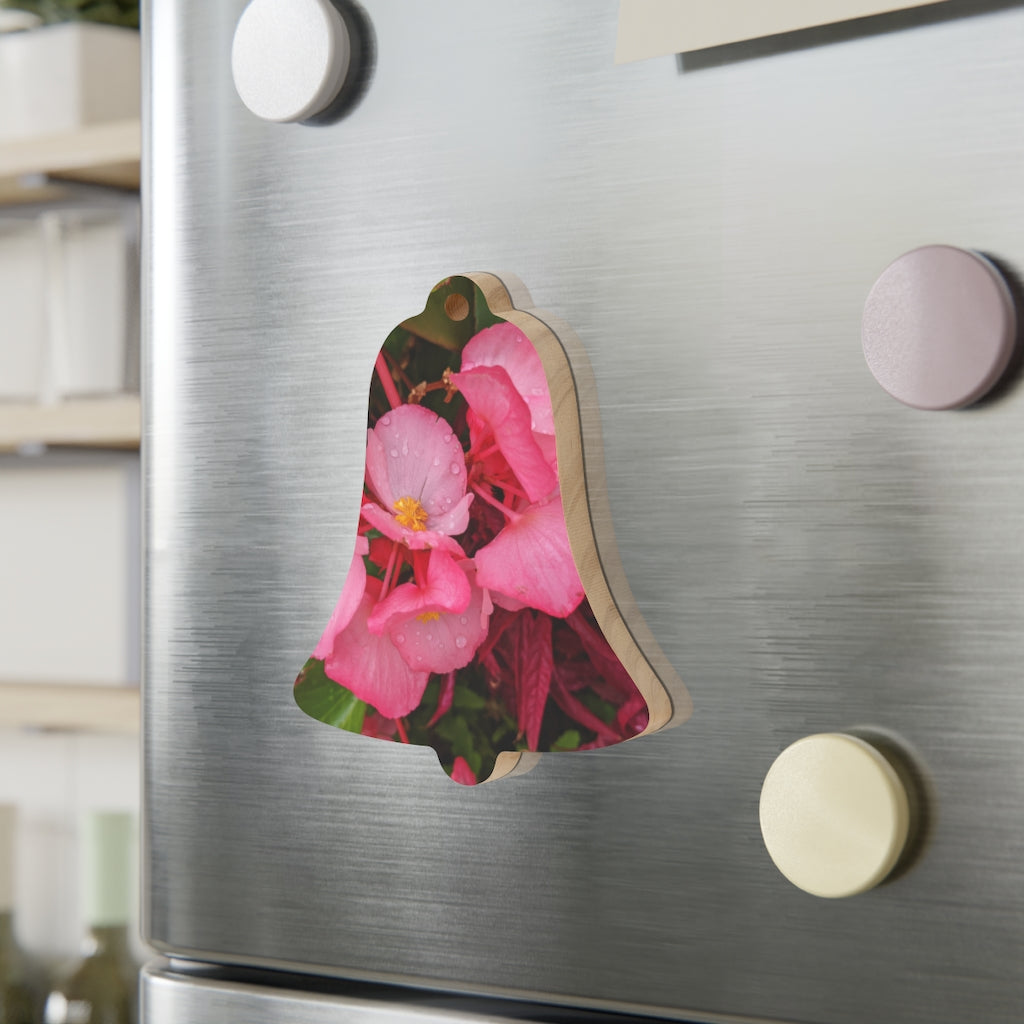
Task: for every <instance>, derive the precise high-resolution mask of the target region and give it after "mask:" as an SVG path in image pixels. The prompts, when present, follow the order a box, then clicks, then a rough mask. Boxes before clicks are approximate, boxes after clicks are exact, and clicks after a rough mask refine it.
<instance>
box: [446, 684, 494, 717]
mask: <svg viewBox="0 0 1024 1024" xmlns="http://www.w3.org/2000/svg"><path fill="white" fill-rule="evenodd" d="M452 706H453V707H456V708H459V709H460V710H461V711H483V709H484V708H485V707H487V698H486V697H481V696H480V694H479V693H474V692H473V691H472V690H469V689H467V688H466V687H464V686H458V685H456V687H455V694H454V696H453V697H452Z"/></svg>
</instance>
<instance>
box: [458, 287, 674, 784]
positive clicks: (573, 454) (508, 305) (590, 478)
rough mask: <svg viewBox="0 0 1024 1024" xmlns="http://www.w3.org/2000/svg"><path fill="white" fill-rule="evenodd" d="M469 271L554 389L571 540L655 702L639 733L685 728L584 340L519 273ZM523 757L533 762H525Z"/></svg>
mask: <svg viewBox="0 0 1024 1024" xmlns="http://www.w3.org/2000/svg"><path fill="white" fill-rule="evenodd" d="M462 276H463V277H466V278H467V279H469V280H470V281H472V282H473V283H474V284H475V285H476V286H477V287H478V288H479V289H480V291H481V292H482V293H483V295H484V298H485V299H486V300H487V305H488V306H489V307H490V310H491V312H492V313H494V314H495V315H497V316H500V317H502V318H503V319H504V320H507V321H508V322H509V323H511V324H514V325H515V326H516V327H518V328H519V329H520V330H521V331H522V332H523V333H524V334H525V335H526V336H527V337H528V338H529V339H530V341H531V342H532V344H533V346H534V348H535V349H536V350H537V354H538V355H539V356H540V360H541V364H542V365H543V367H544V373H545V375H546V376H547V379H548V388H549V389H550V391H551V405H552V409H553V411H554V419H555V444H556V450H557V453H558V466H559V474H558V475H559V483H560V485H561V488H562V507H563V509H564V512H565V520H566V526H567V528H568V532H569V545H570V547H571V549H572V555H573V558H574V559H575V562H576V568H577V570H578V571H579V574H580V579H581V580H582V582H583V587H584V590H585V591H586V595H587V599H588V600H589V601H590V607H591V609H592V610H593V612H594V616H595V618H596V619H597V622H598V625H599V626H600V627H601V631H602V632H603V633H604V635H605V638H606V639H607V640H608V643H609V644H610V645H611V648H612V650H613V651H614V652H615V655H616V657H618V659H619V661H621V662H622V664H623V666H624V668H625V669H626V671H627V672H628V673H629V675H630V677H631V678H632V680H633V682H634V683H635V685H636V687H637V689H638V690H639V691H640V693H641V695H642V696H643V698H644V700H645V701H646V702H647V707H648V712H649V715H650V718H649V720H648V723H647V727H646V728H645V729H644V730H643V731H642V732H640V733H638V734H637V736H646V735H649V734H650V733H653V732H658V731H659V730H661V729H665V728H668V727H671V726H676V725H680V724H681V723H683V722H685V721H686V720H687V719H688V718H689V717H690V715H691V714H692V713H693V702H692V701H691V699H690V695H689V692H688V691H687V689H686V686H685V684H684V683H683V681H682V679H680V678H679V675H678V674H677V672H676V670H675V669H674V668H673V667H672V664H671V662H669V660H668V658H667V657H666V656H665V654H664V652H663V651H662V649H661V647H660V646H659V644H658V642H657V640H655V638H654V636H653V634H652V633H651V631H650V629H649V628H648V627H647V624H646V622H645V621H644V618H643V615H642V614H641V613H640V610H639V608H638V607H637V605H636V601H635V599H634V597H633V593H632V591H631V590H630V587H629V581H628V580H627V579H626V574H625V571H624V570H623V568H622V562H621V560H620V558H619V552H618V546H617V545H616V543H615V531H614V527H613V526H612V517H611V507H610V505H609V502H608V491H607V480H606V477H605V470H604V455H603V447H604V446H603V442H602V437H601V419H600V411H599V407H598V397H597V382H596V380H595V379H594V375H593V371H592V370H591V367H590V360H589V359H588V357H587V354H586V350H585V349H584V347H583V343H582V342H581V341H580V339H579V338H578V337H577V336H576V334H575V332H574V331H573V330H572V328H571V327H570V326H569V325H568V324H566V323H565V322H564V321H562V320H561V319H559V318H557V317H555V316H553V315H551V314H549V313H546V312H543V311H541V310H537V309H535V308H533V300H532V299H531V298H530V294H529V292H528V291H527V289H526V287H525V286H524V285H523V283H522V282H521V281H520V280H519V279H518V278H516V277H515V276H513V275H511V274H505V273H502V274H501V276H500V277H499V276H498V275H497V274H493V273H470V274H464V275H462ZM632 738H633V739H635V738H636V737H632ZM538 756H539V755H534V756H533V758H532V759H530V756H529V755H525V756H524V755H522V754H518V755H517V754H515V753H510V754H508V759H509V760H508V761H505V762H503V761H502V759H503V758H505V757H506V755H505V754H504V753H503V754H500V755H499V757H498V761H497V762H496V764H495V766H494V771H493V772H492V773H491V775H489V776H488V778H487V780H486V781H488V782H489V781H491V780H493V779H496V778H500V777H502V776H507V775H509V774H511V773H513V772H515V773H516V774H520V773H521V772H522V771H526V770H529V767H532V766H533V764H534V763H536V758H537V757H538ZM513 758H514V759H515V761H514V762H513V763H509V761H511V760H512V759H513ZM523 760H530V761H531V763H530V764H529V765H528V766H527V765H522V766H521V765H520V762H521V761H523ZM502 769H504V770H502ZM499 772H500V774H499Z"/></svg>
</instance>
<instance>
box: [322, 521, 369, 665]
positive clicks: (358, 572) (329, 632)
mask: <svg viewBox="0 0 1024 1024" xmlns="http://www.w3.org/2000/svg"><path fill="white" fill-rule="evenodd" d="M369 551H370V542H369V541H368V540H367V539H366V538H365V537H356V549H355V552H354V553H353V555H352V564H351V565H350V566H349V570H348V575H347V576H346V577H345V585H344V587H342V589H341V596H340V597H339V598H338V603H337V605H335V607H334V611H333V613H332V614H331V618H330V621H329V622H328V623H327V628H326V629H325V630H324V632H323V635H322V636H321V637H320V642H319V643H318V644H317V645H316V650H314V651H313V657H314V658H319V659H320V660H321V661H323V660H324V659H325V658H326V657H327V656H328V655H329V654H330V653H331V651H332V650H333V649H334V638H335V637H336V636H337V635H338V634H339V633H340V632H341V631H342V630H343V629H344V628H345V627H346V626H347V625H348V624H349V621H350V620H351V618H352V616H353V615H354V614H355V612H356V609H357V608H358V607H359V602H360V601H361V600H362V597H363V591H364V590H366V565H365V563H364V562H363V555H366V554H368V553H369Z"/></svg>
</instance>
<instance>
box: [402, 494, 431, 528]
mask: <svg viewBox="0 0 1024 1024" xmlns="http://www.w3.org/2000/svg"><path fill="white" fill-rule="evenodd" d="M395 512H396V513H397V514H396V516H395V519H397V520H398V525H399V526H404V527H405V528H406V529H407V530H416V531H420V530H425V529H426V528H427V510H426V509H425V508H424V507H423V506H422V505H421V504H420V503H419V502H418V501H417V500H416V499H415V498H408V497H406V498H399V499H398V501H396V502H395Z"/></svg>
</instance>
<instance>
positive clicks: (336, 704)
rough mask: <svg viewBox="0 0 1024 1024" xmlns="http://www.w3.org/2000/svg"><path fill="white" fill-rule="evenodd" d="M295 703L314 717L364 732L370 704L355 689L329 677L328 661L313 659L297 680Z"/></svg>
mask: <svg viewBox="0 0 1024 1024" xmlns="http://www.w3.org/2000/svg"><path fill="white" fill-rule="evenodd" d="M295 703H296V704H298V705H299V707H300V708H302V710H303V711H305V712H306V714H307V715H309V716H310V717H311V718H315V719H317V720H318V721H320V722H326V723H327V724H328V725H333V726H335V727H336V728H338V729H345V730H346V731H347V732H362V731H363V720H364V719H365V718H366V704H365V703H364V702H363V701H361V700H360V699H359V698H358V697H357V696H356V695H355V694H354V693H352V691H351V690H347V689H346V688H345V687H344V686H342V685H341V684H340V683H336V682H335V681H334V680H333V679H329V678H328V677H327V674H326V673H325V672H324V663H323V662H322V661H320V660H319V659H318V658H310V659H309V661H307V662H306V664H305V665H304V666H303V669H302V671H301V672H300V673H299V678H298V679H297V680H296V681H295Z"/></svg>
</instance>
